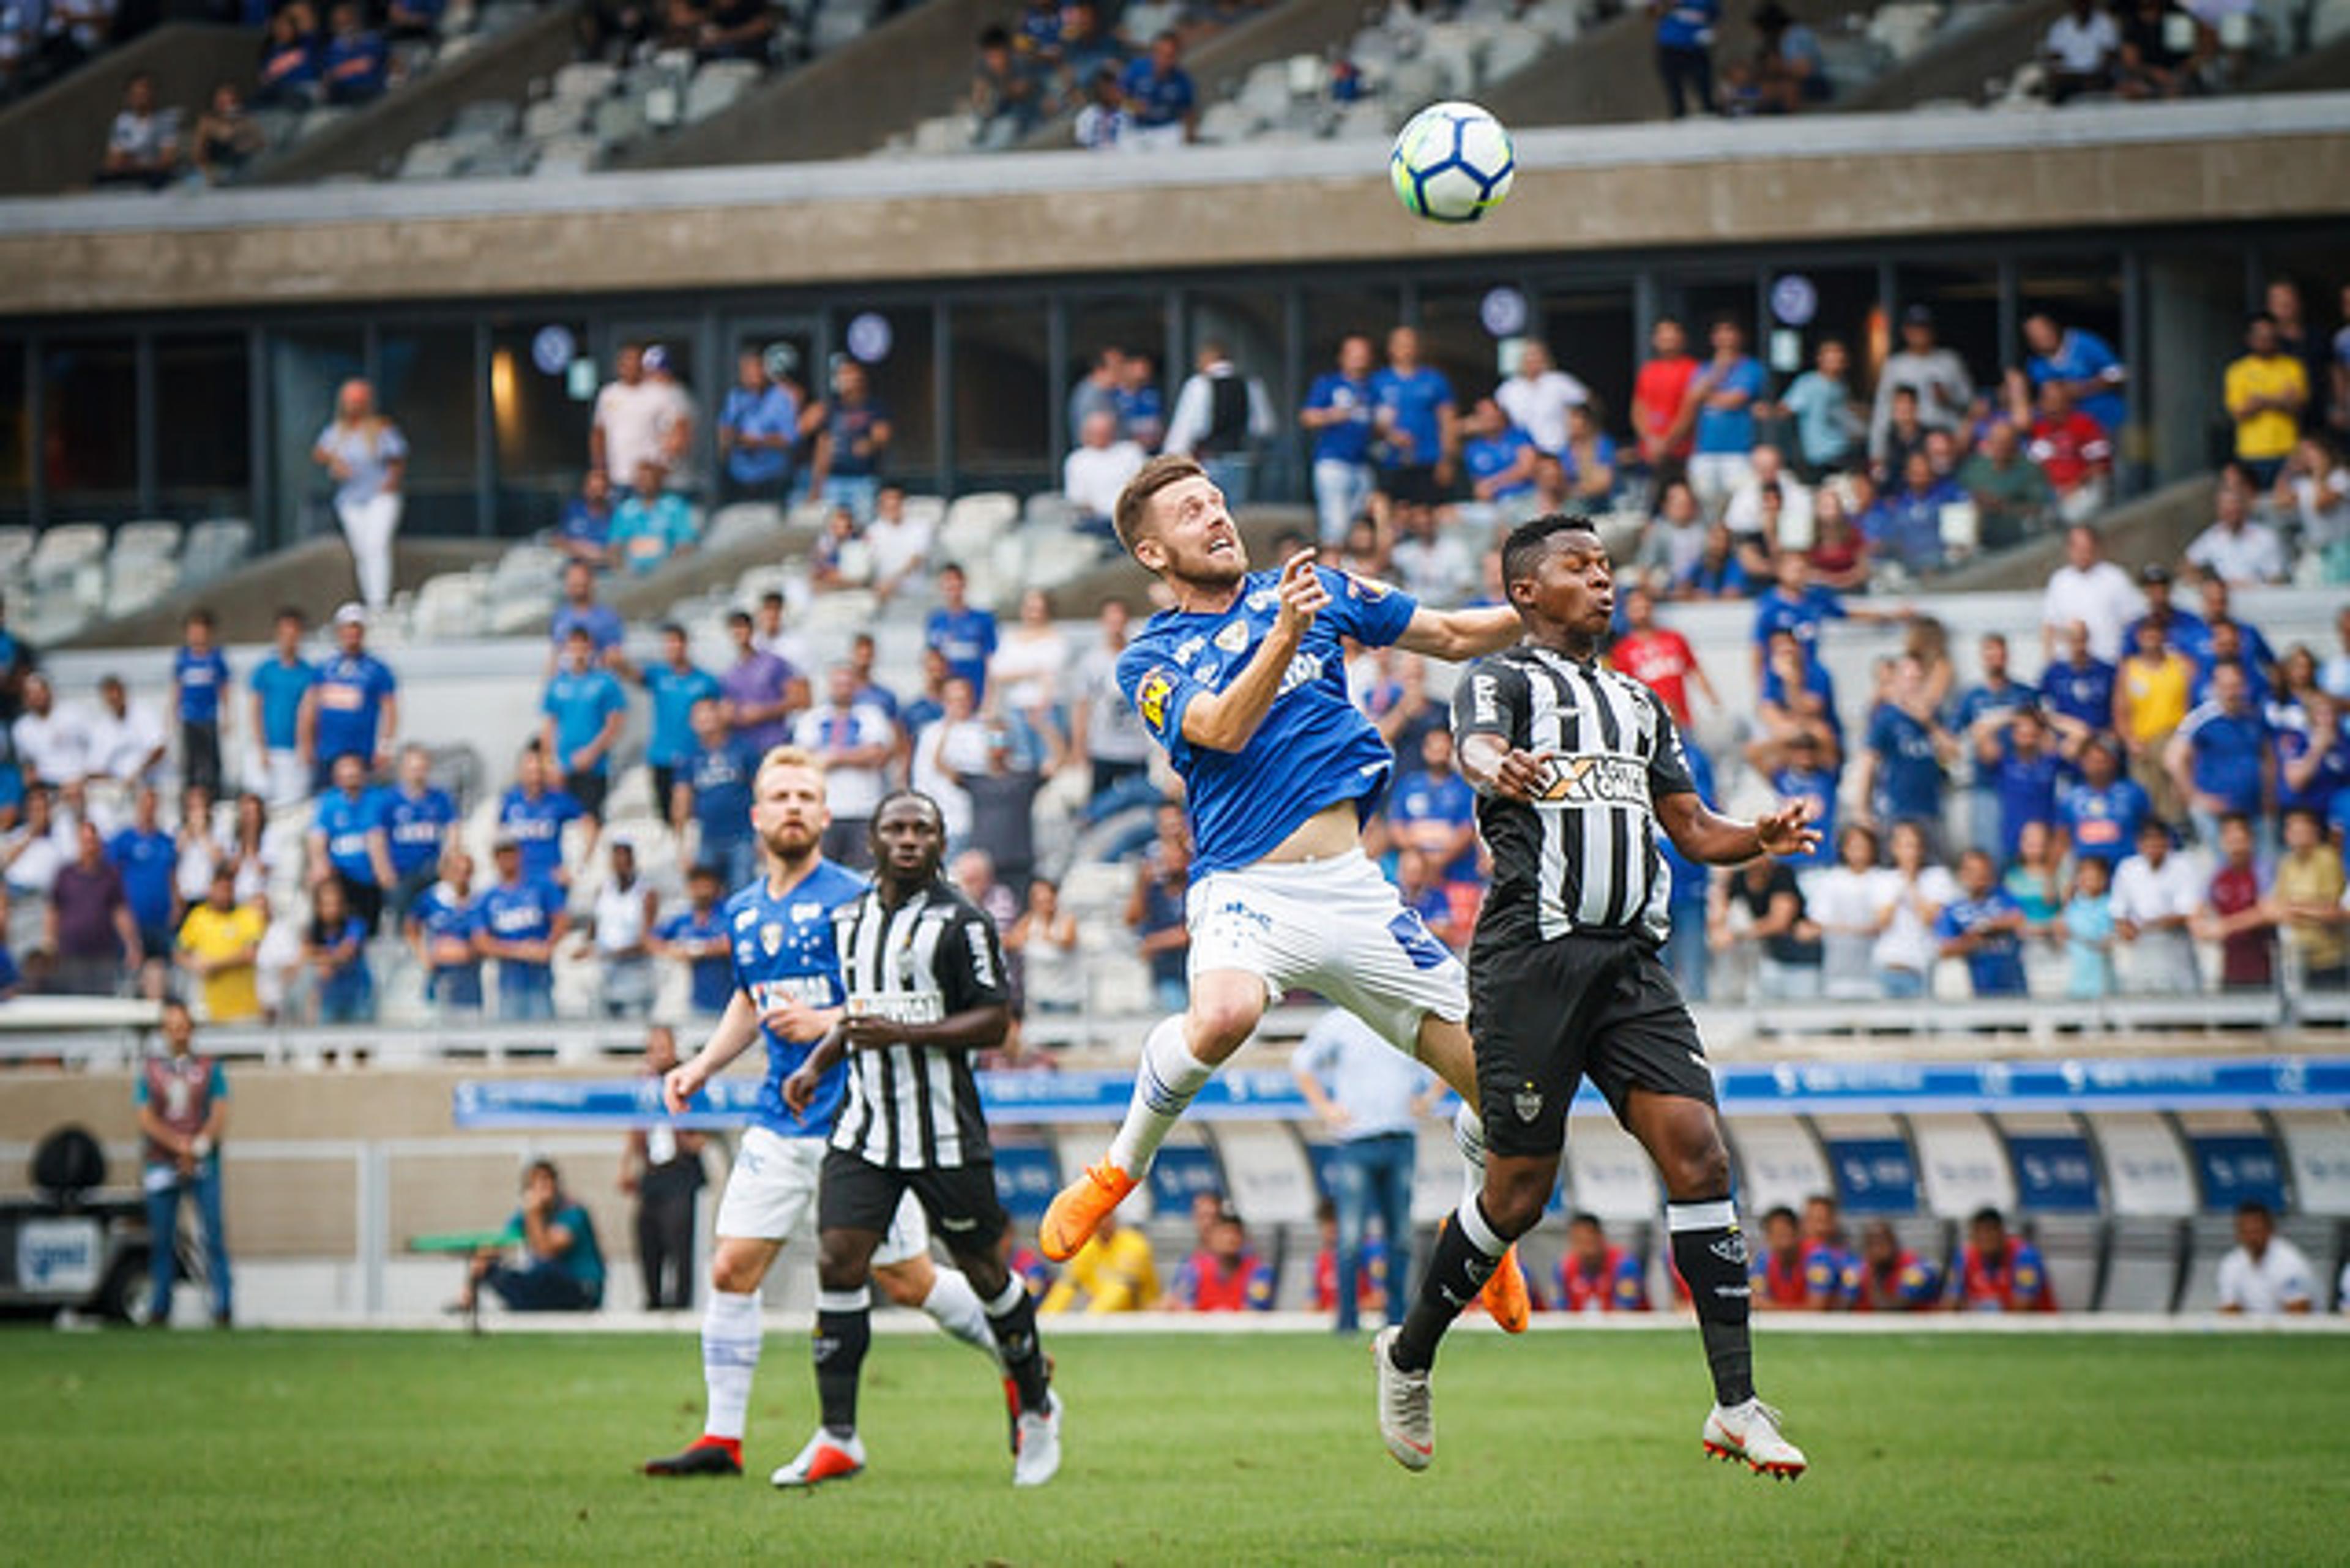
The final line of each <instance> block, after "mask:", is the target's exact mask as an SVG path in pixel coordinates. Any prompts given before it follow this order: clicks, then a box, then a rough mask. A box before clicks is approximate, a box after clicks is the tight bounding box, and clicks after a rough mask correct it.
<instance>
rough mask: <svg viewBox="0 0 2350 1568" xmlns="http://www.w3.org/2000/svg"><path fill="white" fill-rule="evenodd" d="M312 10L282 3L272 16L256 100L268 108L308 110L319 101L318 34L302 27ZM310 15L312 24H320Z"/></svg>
mask: <svg viewBox="0 0 2350 1568" xmlns="http://www.w3.org/2000/svg"><path fill="white" fill-rule="evenodd" d="M306 16H309V13H307V11H305V10H303V9H302V8H300V7H297V6H293V5H282V6H280V7H278V8H277V10H276V13H275V14H274V15H272V16H270V18H269V23H268V32H267V35H266V36H265V37H264V38H263V39H262V43H261V67H260V72H259V76H258V78H257V79H256V80H255V84H254V88H253V101H254V102H255V104H258V105H262V106H265V107H278V108H286V109H308V108H309V107H311V106H312V105H313V104H315V103H317V101H318V36H317V33H316V32H306V31H304V30H303V26H302V24H303V20H304V18H305V17H306ZM311 26H313V27H315V26H317V21H316V18H315V17H313V18H311Z"/></svg>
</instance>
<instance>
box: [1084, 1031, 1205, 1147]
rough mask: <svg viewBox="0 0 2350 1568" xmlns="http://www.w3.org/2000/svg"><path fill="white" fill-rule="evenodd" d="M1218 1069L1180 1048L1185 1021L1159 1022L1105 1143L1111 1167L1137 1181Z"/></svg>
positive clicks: (1144, 1046)
mask: <svg viewBox="0 0 2350 1568" xmlns="http://www.w3.org/2000/svg"><path fill="white" fill-rule="evenodd" d="M1215 1075H1216V1070H1215V1069H1214V1068H1213V1067H1211V1066H1210V1065H1208V1064H1206V1063H1205V1062H1202V1061H1201V1060H1200V1059H1199V1058H1198V1057H1197V1056H1194V1055H1192V1054H1191V1047H1190V1046H1189V1045H1186V1044H1184V1043H1183V1020H1182V1018H1181V1017H1180V1015H1178V1016H1176V1017H1172V1018H1162V1019H1160V1020H1159V1024H1158V1026H1157V1027H1156V1028H1154V1029H1152V1030H1151V1032H1150V1033H1149V1034H1147V1035H1145V1036H1143V1040H1142V1065H1141V1066H1140V1067H1139V1069H1138V1070H1137V1071H1136V1073H1135V1075H1134V1100H1133V1103H1132V1104H1130V1105H1128V1106H1127V1107H1126V1120H1125V1121H1124V1122H1123V1123H1121V1124H1119V1127H1118V1136H1117V1137H1114V1138H1112V1139H1110V1140H1109V1162H1110V1163H1111V1164H1112V1165H1114V1166H1116V1167H1118V1168H1119V1169H1120V1170H1122V1171H1124V1172H1126V1173H1127V1175H1128V1176H1132V1177H1137V1178H1139V1177H1140V1176H1141V1175H1142V1173H1143V1172H1144V1171H1146V1170H1149V1168H1150V1158H1151V1156H1153V1155H1155V1154H1157V1153H1158V1152H1159V1145H1160V1144H1162V1143H1165V1142H1166V1141H1167V1135H1168V1134H1169V1133H1170V1132H1172V1131H1174V1130H1175V1124H1176V1123H1177V1122H1179V1121H1180V1120H1182V1119H1183V1113H1184V1112H1185V1111H1187V1110H1189V1109H1190V1108H1191V1097H1192V1096H1194V1095H1197V1094H1198V1093H1199V1092H1200V1091H1201V1089H1202V1088H1205V1087H1206V1086H1207V1083H1208V1080H1209V1079H1211V1078H1212V1077H1214V1076H1215Z"/></svg>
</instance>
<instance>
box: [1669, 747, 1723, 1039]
mask: <svg viewBox="0 0 2350 1568" xmlns="http://www.w3.org/2000/svg"><path fill="white" fill-rule="evenodd" d="M1681 754H1682V756H1683V758H1684V759H1685V760H1686V761H1687V762H1688V763H1689V772H1690V784H1691V785H1692V786H1693V787H1694V793H1695V794H1696V795H1697V797H1698V798H1699V799H1700V800H1701V801H1703V802H1705V803H1706V804H1707V805H1714V804H1715V803H1716V802H1717V800H1718V798H1719V797H1718V796H1716V795H1715V794H1714V788H1713V761H1712V759H1711V758H1710V757H1708V756H1707V755H1706V754H1705V748H1703V747H1702V746H1700V745H1699V744H1698V743H1697V742H1695V741H1694V740H1690V739H1689V738H1688V737H1686V736H1684V737H1683V741H1682V745H1681ZM1657 847H1658V850H1659V853H1661V854H1662V855H1663V857H1664V861H1665V867H1666V868H1667V869H1668V870H1669V871H1670V872H1671V873H1672V877H1673V886H1672V893H1671V898H1670V905H1669V913H1670V914H1671V916H1672V922H1673V923H1672V930H1671V932H1670V933H1669V935H1668V936H1667V937H1666V938H1665V950H1664V961H1665V966H1666V967H1667V968H1668V969H1669V970H1671V971H1673V979H1674V981H1676V982H1677V983H1678V984H1679V986H1680V988H1681V994H1682V995H1683V996H1686V997H1688V998H1689V999H1690V1001H1691V1002H1703V1001H1704V1000H1705V995H1706V991H1705V988H1706V981H1707V980H1708V978H1709V974H1708V971H1709V970H1710V968H1711V965H1710V964H1709V962H1708V960H1709V958H1710V957H1711V949H1709V948H1708V947H1707V945H1706V926H1705V921H1706V905H1707V903H1708V901H1709V900H1710V898H1711V893H1712V887H1713V881H1712V878H1713V872H1712V870H1711V868H1710V867H1704V866H1700V865H1699V864H1698V863H1697V862H1695V861H1693V860H1690V859H1689V858H1688V857H1685V856H1683V855H1682V854H1681V852H1680V851H1679V850H1678V849H1676V848H1674V847H1673V841H1672V837H1671V836H1670V835H1662V836H1659V841H1658V845H1657Z"/></svg>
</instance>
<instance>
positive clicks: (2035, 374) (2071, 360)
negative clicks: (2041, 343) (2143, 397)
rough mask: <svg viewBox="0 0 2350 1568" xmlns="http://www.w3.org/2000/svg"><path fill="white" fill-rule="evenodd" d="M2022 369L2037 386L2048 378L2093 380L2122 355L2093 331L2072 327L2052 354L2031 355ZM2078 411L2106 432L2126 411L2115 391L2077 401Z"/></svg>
mask: <svg viewBox="0 0 2350 1568" xmlns="http://www.w3.org/2000/svg"><path fill="white" fill-rule="evenodd" d="M2023 368H2024V371H2025V373H2026V374H2027V375H2029V376H2030V377H2031V378H2032V384H2033V387H2034V388H2035V389H2036V388H2038V387H2040V386H2041V385H2042V384H2043V383H2044V382H2048V381H2096V380H2100V379H2102V378H2103V377H2104V375H2105V373H2106V371H2108V370H2116V369H2120V368H2121V357H2120V356H2119V355H2117V354H2116V353H2115V352H2114V350H2113V346H2112V345H2111V344H2108V343H2107V342H2106V340H2105V339H2104V338H2102V337H2098V336H2097V335H2096V334H2095V333H2094V332H2085V331H2083V330H2082V329H2081V328H2079V327H2074V328H2072V329H2071V330H2070V331H2068V332H2066V333H2065V334H2064V339H2063V340H2062V341H2061V342H2059V343H2058V344H2057V345H2056V352H2054V354H2034V355H2033V356H2032V358H2030V359H2029V360H2027V361H2026V362H2025V364H2024V367H2023ZM2077 403H2078V406H2079V408H2080V410H2081V411H2082V412H2083V413H2085V414H2086V415H2088V416H2089V417H2090V418H2091V419H2093V420H2095V421H2097V422H2098V423H2099V424H2101V425H2103V426H2105V427H2106V433H2107V434H2109V435H2110V434H2114V433H2116V432H2117V431H2120V429H2121V428H2122V420H2123V418H2124V416H2125V414H2126V412H2127V405H2126V403H2125V402H2124V401H2123V400H2122V395H2121V393H2120V392H2119V391H2118V390H2114V391H2103V392H2096V393H2093V394H2092V395H2090V396H2088V397H2085V398H2082V399H2079V400H2077Z"/></svg>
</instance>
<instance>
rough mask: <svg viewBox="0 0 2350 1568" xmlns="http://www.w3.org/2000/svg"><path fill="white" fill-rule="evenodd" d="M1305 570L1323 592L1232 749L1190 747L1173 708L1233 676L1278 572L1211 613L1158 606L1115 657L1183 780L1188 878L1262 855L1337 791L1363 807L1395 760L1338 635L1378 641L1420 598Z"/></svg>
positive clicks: (1263, 624)
mask: <svg viewBox="0 0 2350 1568" xmlns="http://www.w3.org/2000/svg"><path fill="white" fill-rule="evenodd" d="M1315 570H1317V571H1318V572H1320V573H1321V575H1322V584H1323V587H1325V588H1326V590H1327V591H1328V592H1329V595H1330V602H1329V603H1328V604H1327V605H1326V606H1325V607H1323V609H1322V611H1321V613H1320V614H1319V615H1316V616H1315V618H1314V624H1313V625H1312V626H1311V627H1310V628H1307V630H1306V633H1305V639H1304V640H1303V641H1301V642H1300V643H1299V645H1298V649H1297V652H1296V653H1295V655H1294V656H1293V657H1292V658H1291V659H1290V662H1289V669H1288V670H1287V672H1286V673H1285V674H1284V676H1283V678H1282V681H1281V691H1280V694H1279V695H1277V696H1276V697H1274V700H1273V706H1272V707H1271V708H1270V709H1268V710H1267V711H1266V712H1265V716H1264V720H1263V722H1261V723H1260V724H1258V725H1257V727H1256V733H1254V734H1253V735H1251V736H1250V737H1249V739H1248V742H1247V744H1245V745H1243V747H1242V748H1241V749H1240V750H1239V751H1237V752H1218V751H1212V750H1210V749H1208V748H1206V747H1204V746H1194V745H1192V744H1191V742H1190V741H1187V740H1185V739H1184V738H1183V713H1184V711H1185V710H1186V709H1188V708H1190V707H1191V703H1192V701H1193V700H1194V699H1195V698H1197V697H1199V696H1200V695H1201V693H1202V692H1212V691H1222V690H1223V689H1224V688H1225V687H1227V686H1229V685H1231V684H1232V681H1233V680H1234V679H1236V678H1237V677H1238V676H1239V674H1240V672H1241V670H1242V669H1243V667H1245V666H1246V665H1247V663H1248V662H1249V659H1250V658H1251V657H1252V656H1253V653H1254V652H1255V650H1256V648H1257V645H1258V644H1259V643H1261V642H1262V641H1263V639H1264V637H1265V634H1266V633H1267V632H1269V631H1271V630H1272V629H1273V624H1274V619H1275V618H1277V616H1278V614H1279V605H1280V597H1279V589H1278V587H1277V584H1278V583H1279V581H1280V574H1279V573H1278V572H1251V573H1250V574H1249V575H1248V576H1247V577H1246V578H1244V579H1243V582H1242V584H1241V590H1240V597H1238V598H1237V599H1235V600H1234V601H1233V604H1232V607H1231V608H1230V609H1228V610H1225V611H1223V612H1222V613H1221V614H1214V615H1201V614H1187V613H1185V612H1182V611H1180V610H1161V611H1159V613H1158V614H1157V615H1155V616H1152V617H1151V618H1150V619H1149V623H1148V624H1146V625H1145V626H1144V627H1143V628H1142V632H1141V635H1139V636H1138V637H1137V638H1136V639H1134V640H1133V641H1132V642H1130V643H1128V645H1127V649H1126V651H1125V652H1124V653H1122V654H1120V655H1119V656H1118V689H1119V690H1120V691H1124V692H1125V693H1126V698H1127V701H1129V702H1131V703H1133V704H1134V709H1135V711H1136V712H1137V713H1139V714H1140V715H1141V717H1142V723H1143V727H1144V728H1145V729H1147V730H1149V732H1150V733H1151V734H1152V735H1154V736H1156V737H1157V738H1158V741H1159V744H1160V745H1162V746H1164V747H1166V748H1167V760H1168V761H1169V762H1170V763H1172V764H1174V768H1175V772H1176V773H1177V774H1178V775H1180V777H1181V778H1182V780H1183V791H1184V809H1185V811H1186V812H1187V813H1188V814H1189V815H1190V816H1191V842H1192V844H1193V845H1194V846H1196V853H1197V856H1198V860H1197V862H1196V863H1195V864H1194V866H1193V867H1192V878H1193V880H1194V881H1197V880H1198V879H1199V878H1200V877H1205V876H1207V875H1209V874H1210V873H1211V872H1215V871H1230V870H1232V869H1235V868H1236V867H1243V866H1247V865H1250V864H1252V863H1253V862H1254V861H1256V860H1258V859H1260V858H1262V857H1263V856H1264V855H1265V854H1267V853H1268V852H1269V851H1271V850H1272V849H1273V848H1274V846H1276V845H1278V844H1279V843H1280V842H1281V841H1282V840H1283V839H1284V838H1286V837H1288V836H1290V834H1291V833H1293V832H1295V830H1296V828H1297V826H1298V824H1300V823H1302V822H1304V821H1305V819H1306V818H1308V817H1310V816H1312V815H1315V813H1316V812H1318V811H1321V810H1323V809H1324V808H1325V807H1326V806H1330V805H1335V804H1336V803H1337V802H1339V801H1342V800H1351V801H1354V802H1356V803H1357V810H1358V811H1359V812H1360V813H1362V814H1363V815H1368V814H1369V813H1370V811H1371V810H1372V809H1373V808H1374V807H1375V806H1377V805H1378V797H1379V795H1380V794H1381V793H1382V792H1384V791H1385V790H1386V788H1387V784H1388V774H1390V773H1391V772H1392V771H1393V769H1394V767H1395V757H1394V755H1393V753H1390V752H1389V751H1388V746H1387V742H1385V741H1383V740H1381V739H1380V738H1379V732H1378V730H1376V729H1374V728H1373V727H1372V725H1371V721H1370V720H1369V719H1368V718H1367V716H1365V714H1364V713H1363V711H1362V710H1361V709H1359V708H1357V707H1356V706H1355V704H1354V701H1353V700H1352V699H1351V697H1350V696H1349V695H1348V693H1347V655H1346V648H1345V645H1344V643H1343V642H1342V640H1341V639H1347V638H1351V639H1354V640H1355V641H1357V642H1359V643H1362V644H1364V645H1365V646H1367V647H1371V648H1385V647H1387V646H1388V644H1390V643H1392V642H1394V641H1395V640H1396V639H1398V638H1399V637H1401V636H1402V635H1403V630H1404V628H1405V627H1406V626H1408V625H1409V624H1410V622H1411V618H1412V615H1413V612H1414V611H1415V610H1416V609H1417V608H1418V606H1416V605H1415V604H1414V603H1413V602H1412V600H1411V597H1410V596H1409V595H1407V594H1402V593H1399V592H1397V591H1395V590H1394V589H1392V588H1389V587H1385V586H1384V585H1381V584H1378V583H1367V582H1364V581H1361V580H1359V579H1357V578H1355V577H1351V576H1347V574H1346V573H1344V572H1339V571H1334V570H1333V569H1331V568H1330V567H1328V566H1320V567H1316V568H1315Z"/></svg>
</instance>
